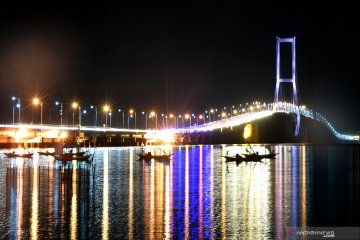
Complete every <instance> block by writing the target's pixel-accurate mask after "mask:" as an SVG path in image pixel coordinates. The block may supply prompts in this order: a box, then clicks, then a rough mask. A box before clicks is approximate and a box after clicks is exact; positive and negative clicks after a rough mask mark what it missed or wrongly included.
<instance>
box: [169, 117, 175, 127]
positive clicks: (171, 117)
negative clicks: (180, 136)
mask: <svg viewBox="0 0 360 240" xmlns="http://www.w3.org/2000/svg"><path fill="white" fill-rule="evenodd" d="M169 118H174V114H172V113H170V114H169ZM169 121H170V120H169ZM169 125H170V128H171V122H170V124H169ZM174 125H175V126H176V119H175V124H174Z"/></svg>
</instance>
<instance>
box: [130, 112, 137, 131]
mask: <svg viewBox="0 0 360 240" xmlns="http://www.w3.org/2000/svg"><path fill="white" fill-rule="evenodd" d="M129 113H130V116H131V118H132V115H133V114H134V116H135V127H134V128H136V112H135V111H134V109H130V110H129ZM128 125H129V124H128ZM128 128H129V126H128Z"/></svg>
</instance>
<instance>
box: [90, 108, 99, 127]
mask: <svg viewBox="0 0 360 240" xmlns="http://www.w3.org/2000/svg"><path fill="white" fill-rule="evenodd" d="M90 108H91V109H94V110H95V120H94V126H97V113H98V110H97V107H96V106H93V105H91V106H90Z"/></svg>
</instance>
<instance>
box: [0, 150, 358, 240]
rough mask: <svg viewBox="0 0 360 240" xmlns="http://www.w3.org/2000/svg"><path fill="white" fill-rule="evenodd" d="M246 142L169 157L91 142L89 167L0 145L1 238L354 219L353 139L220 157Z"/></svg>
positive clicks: (214, 233)
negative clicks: (255, 157) (246, 158)
mask: <svg viewBox="0 0 360 240" xmlns="http://www.w3.org/2000/svg"><path fill="white" fill-rule="evenodd" d="M245 148H246V146H240V145H238V146H236V145H234V146H225V145H224V146H220V145H219V146H189V147H185V146H182V147H168V148H163V150H164V151H167V152H172V153H173V154H174V155H173V161H172V162H170V163H168V162H163V161H151V162H145V161H138V158H137V155H136V154H137V153H140V152H141V149H140V148H97V149H96V150H94V149H90V151H91V152H94V151H95V158H94V161H95V162H96V165H95V168H94V169H92V168H90V167H89V166H88V167H86V166H85V165H79V164H73V165H72V168H70V166H68V167H69V168H65V169H62V170H60V169H59V165H58V164H57V163H56V162H55V163H54V161H53V160H52V158H51V157H44V156H40V157H39V156H38V155H37V154H35V155H34V158H33V159H32V160H25V161H24V160H23V159H7V158H4V156H3V154H1V157H0V238H5V239H14V238H18V239H39V238H44V237H47V238H62V239H69V238H70V239H75V238H81V239H88V238H92V239H101V238H102V239H114V238H116V239H120V238H121V239H123V238H124V239H127V238H130V239H131V238H134V239H139V238H150V237H152V238H206V239H209V238H217V239H218V238H224V237H226V238H236V239H239V238H244V239H283V238H286V234H287V230H288V228H289V227H292V226H299V227H311V226H359V217H358V216H359V213H360V211H359V172H360V171H359V152H360V150H359V146H345V145H338V146H326V145H322V146H305V145H304V146H302V145H274V148H275V151H276V152H278V153H279V154H278V157H277V159H276V160H275V161H273V160H271V161H269V162H268V163H267V164H262V165H259V164H257V165H255V166H254V165H251V164H248V165H246V164H242V165H240V166H238V167H237V166H236V164H234V163H229V164H226V163H225V162H224V159H223V158H222V157H221V156H223V155H226V154H227V153H228V154H229V155H235V154H236V153H245ZM254 148H255V151H259V152H260V153H264V152H265V148H264V147H263V146H260V145H259V146H255V147H254ZM146 151H152V152H153V153H155V154H161V153H162V151H160V150H159V149H158V148H147V149H146Z"/></svg>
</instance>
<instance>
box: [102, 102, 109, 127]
mask: <svg viewBox="0 0 360 240" xmlns="http://www.w3.org/2000/svg"><path fill="white" fill-rule="evenodd" d="M103 109H104V112H105V127H107V115H108V112H109V111H110V107H109V105H107V104H105V105H104V107H103Z"/></svg>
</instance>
